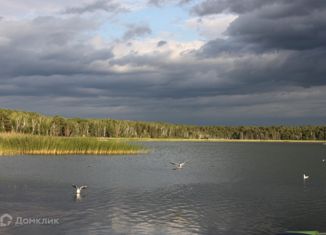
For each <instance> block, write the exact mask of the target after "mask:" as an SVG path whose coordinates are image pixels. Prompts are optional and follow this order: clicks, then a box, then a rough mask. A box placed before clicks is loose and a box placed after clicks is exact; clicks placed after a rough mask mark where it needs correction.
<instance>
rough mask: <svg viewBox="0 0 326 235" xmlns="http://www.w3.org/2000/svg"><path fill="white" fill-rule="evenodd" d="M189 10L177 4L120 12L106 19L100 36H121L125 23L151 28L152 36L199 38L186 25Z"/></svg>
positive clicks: (179, 38)
mask: <svg viewBox="0 0 326 235" xmlns="http://www.w3.org/2000/svg"><path fill="white" fill-rule="evenodd" d="M188 18H189V11H188V10H187V9H185V8H183V7H180V6H178V5H167V6H164V7H155V6H151V7H146V8H142V9H139V10H136V11H132V12H128V13H124V14H121V15H120V16H118V17H117V19H115V20H114V21H112V19H108V20H107V21H106V22H105V23H104V24H103V25H102V27H101V28H100V30H99V33H100V35H101V36H103V37H105V38H108V39H117V38H121V37H122V35H123V34H124V32H125V31H126V30H127V25H130V24H132V25H146V26H149V27H150V28H151V30H152V35H151V36H152V37H160V36H162V35H166V37H171V39H173V40H178V41H193V40H197V39H199V38H200V36H199V35H198V33H197V32H196V30H194V29H191V28H189V27H187V26H186V24H185V22H186V20H187V19H188ZM164 39H165V40H166V39H167V38H164Z"/></svg>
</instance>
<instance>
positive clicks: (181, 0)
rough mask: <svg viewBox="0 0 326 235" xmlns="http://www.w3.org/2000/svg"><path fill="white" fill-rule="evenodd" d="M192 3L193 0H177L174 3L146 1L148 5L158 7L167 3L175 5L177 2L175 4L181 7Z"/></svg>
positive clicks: (160, 0) (169, 0)
mask: <svg viewBox="0 0 326 235" xmlns="http://www.w3.org/2000/svg"><path fill="white" fill-rule="evenodd" d="M192 1H193V0H178V1H175V0H148V4H149V5H154V6H157V7H160V6H163V5H165V4H167V3H176V2H177V4H179V5H183V4H187V3H190V2H192Z"/></svg>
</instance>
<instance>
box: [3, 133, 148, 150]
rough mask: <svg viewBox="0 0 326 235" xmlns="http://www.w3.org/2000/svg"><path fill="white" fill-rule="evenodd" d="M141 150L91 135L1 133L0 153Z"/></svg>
mask: <svg viewBox="0 0 326 235" xmlns="http://www.w3.org/2000/svg"><path fill="white" fill-rule="evenodd" d="M141 152H145V149H143V148H142V147H140V146H137V145H134V144H129V143H127V142H123V141H116V140H108V141H100V140H98V139H96V138H91V137H87V138H85V137H49V136H32V135H17V134H6V135H0V155H22V154H26V155H78V154H90V155H108V154H137V153H141Z"/></svg>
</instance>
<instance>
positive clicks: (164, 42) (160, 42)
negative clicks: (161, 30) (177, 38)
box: [157, 40, 168, 47]
mask: <svg viewBox="0 0 326 235" xmlns="http://www.w3.org/2000/svg"><path fill="white" fill-rule="evenodd" d="M167 43H168V42H167V41H162V40H161V41H159V42H157V47H162V46H164V45H166V44H167Z"/></svg>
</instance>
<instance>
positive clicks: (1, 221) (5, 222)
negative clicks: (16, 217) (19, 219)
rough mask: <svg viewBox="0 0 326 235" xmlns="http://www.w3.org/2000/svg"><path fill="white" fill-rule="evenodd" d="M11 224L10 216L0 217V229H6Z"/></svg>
mask: <svg viewBox="0 0 326 235" xmlns="http://www.w3.org/2000/svg"><path fill="white" fill-rule="evenodd" d="M11 222H12V216H11V215H9V214H3V215H2V216H1V217H0V227H7V226H9V225H10V224H11Z"/></svg>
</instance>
